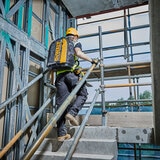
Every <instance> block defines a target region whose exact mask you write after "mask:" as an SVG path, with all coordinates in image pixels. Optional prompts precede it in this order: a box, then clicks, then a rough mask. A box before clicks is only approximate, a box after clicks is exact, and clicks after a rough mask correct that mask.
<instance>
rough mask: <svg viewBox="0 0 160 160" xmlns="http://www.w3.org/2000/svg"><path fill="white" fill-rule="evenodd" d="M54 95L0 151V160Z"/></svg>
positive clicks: (50, 99) (49, 99)
mask: <svg viewBox="0 0 160 160" xmlns="http://www.w3.org/2000/svg"><path fill="white" fill-rule="evenodd" d="M53 96H54V94H53V95H52V96H51V97H49V98H48V100H47V101H46V102H45V103H44V104H43V105H42V106H41V108H40V109H39V110H38V111H37V112H36V113H35V114H34V115H33V116H32V118H31V119H30V120H29V121H28V122H27V123H26V124H25V125H24V126H23V127H22V129H21V130H20V131H18V133H17V134H16V135H15V136H14V137H13V138H12V139H11V140H10V141H9V143H8V144H7V145H6V146H5V147H4V148H3V149H2V151H0V159H1V158H2V157H3V156H4V154H5V153H6V152H7V151H8V150H9V149H10V148H11V147H12V146H13V145H14V144H15V143H16V141H17V140H18V139H19V138H20V137H21V136H22V134H23V133H24V132H25V131H26V130H27V129H28V128H29V127H30V125H31V124H32V123H33V122H34V121H35V119H36V118H37V117H38V116H39V115H40V114H41V113H42V112H43V110H44V109H45V108H46V107H47V105H48V104H49V103H50V102H51V101H52V99H53Z"/></svg>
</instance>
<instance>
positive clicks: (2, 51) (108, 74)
mask: <svg viewBox="0 0 160 160" xmlns="http://www.w3.org/2000/svg"><path fill="white" fill-rule="evenodd" d="M159 9H160V1H159V0H119V1H118V0H108V1H106V0H101V1H97V0H88V1H84V0H81V1H79V0H0V159H2V160H21V159H25V160H29V159H32V160H40V159H47V160H51V159H56V160H63V159H65V160H69V159H73V160H81V159H83V160H89V159H95V160H103V159H105V160H116V159H119V160H121V159H123V160H125V159H126V160H127V159H129V158H130V159H135V160H136V159H143V158H147V159H150V160H151V159H160V156H159V155H160V146H159V145H160V127H159V123H160V109H159V104H160V98H159V92H160V74H159V68H160V67H158V66H160V54H159V52H160V44H159V43H160V41H159V37H160V36H159V34H160V21H159ZM139 17H140V18H139ZM68 27H75V28H77V30H78V32H79V34H80V36H79V40H80V41H81V43H82V45H83V47H84V48H83V51H84V52H85V53H86V54H88V56H90V57H91V58H98V59H99V64H98V65H97V66H96V65H95V64H90V63H89V62H85V61H82V60H80V63H81V65H82V67H83V71H84V73H85V75H84V77H83V78H82V80H81V81H79V83H78V85H77V86H76V87H75V89H74V90H73V91H72V92H71V94H70V95H69V97H68V98H67V99H66V100H65V101H64V103H63V104H62V106H61V107H60V108H59V109H58V110H57V111H56V109H55V95H56V87H55V86H54V81H55V77H56V74H55V72H53V71H51V70H49V69H48V68H47V66H46V63H47V57H48V49H49V46H50V44H51V42H52V41H54V40H56V39H57V38H60V37H62V36H65V32H66V29H67V28H68ZM85 82H87V83H88V84H90V87H88V93H89V95H88V100H87V102H86V103H85V105H84V107H83V109H82V110H81V111H80V113H79V115H78V116H77V120H78V121H79V122H80V126H78V127H74V126H70V124H67V126H68V131H69V133H70V134H71V135H72V138H71V139H70V140H67V141H65V142H63V143H62V142H58V141H57V134H56V122H57V120H58V119H59V118H60V116H61V115H62V114H63V112H64V111H65V109H66V108H67V106H68V105H69V104H70V103H71V101H72V100H73V98H74V96H75V95H76V93H77V92H78V90H79V89H80V87H81V86H82V85H83V84H84V83H85ZM146 90H147V91H148V90H149V93H151V96H149V98H145V99H143V98H141V94H142V93H143V91H146ZM147 93H148V92H147ZM124 95H125V97H127V98H123V96H124ZM116 97H118V99H117V98H116ZM146 106H147V107H149V109H150V112H148V111H141V110H143V109H144V108H145V107H146ZM114 109H117V110H114ZM123 109H124V110H123ZM94 111H95V112H94Z"/></svg>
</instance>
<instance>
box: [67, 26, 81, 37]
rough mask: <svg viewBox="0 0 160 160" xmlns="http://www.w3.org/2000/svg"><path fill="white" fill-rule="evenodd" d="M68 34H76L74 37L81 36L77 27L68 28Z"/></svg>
mask: <svg viewBox="0 0 160 160" xmlns="http://www.w3.org/2000/svg"><path fill="white" fill-rule="evenodd" d="M66 36H74V37H77V38H78V37H79V35H78V31H77V30H76V29H75V28H72V27H70V28H68V29H67V31H66Z"/></svg>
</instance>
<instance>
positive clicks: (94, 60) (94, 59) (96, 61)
mask: <svg viewBox="0 0 160 160" xmlns="http://www.w3.org/2000/svg"><path fill="white" fill-rule="evenodd" d="M98 62H99V59H98V58H92V62H91V63H92V64H96V65H97V64H98Z"/></svg>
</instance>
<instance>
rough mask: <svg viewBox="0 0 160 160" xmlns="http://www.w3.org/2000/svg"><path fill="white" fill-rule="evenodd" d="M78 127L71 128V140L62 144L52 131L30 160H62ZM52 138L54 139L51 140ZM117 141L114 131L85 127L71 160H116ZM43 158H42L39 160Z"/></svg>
mask: <svg viewBox="0 0 160 160" xmlns="http://www.w3.org/2000/svg"><path fill="white" fill-rule="evenodd" d="M77 130H78V127H72V128H71V129H70V131H69V132H70V134H71V135H72V138H71V139H69V140H66V141H64V142H58V141H57V137H56V136H55V134H56V132H55V130H53V132H52V134H50V136H49V137H50V138H46V139H45V140H44V141H43V143H42V144H41V146H40V147H39V148H38V151H37V152H36V153H35V154H34V156H33V157H32V160H40V159H45V160H50V159H53V158H55V157H56V160H64V158H65V156H66V154H67V151H68V150H69V148H70V146H71V145H72V142H73V140H74V136H75V134H76V132H77ZM52 137H54V138H52ZM117 154H118V153H117V141H116V129H115V128H108V127H103V126H99V127H97V126H96V127H93V126H92V127H85V129H84V132H83V134H82V136H81V138H80V140H79V143H78V144H77V147H76V149H75V152H74V154H73V158H72V159H73V160H74V159H75V160H80V159H82V160H90V159H96V160H98V159H99V160H104V159H106V160H108V159H109V160H116V159H117ZM41 157H43V158H41Z"/></svg>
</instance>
